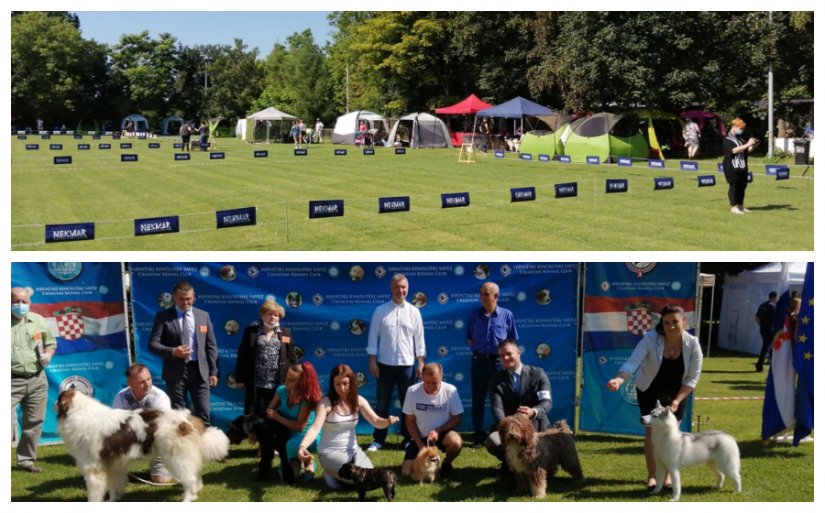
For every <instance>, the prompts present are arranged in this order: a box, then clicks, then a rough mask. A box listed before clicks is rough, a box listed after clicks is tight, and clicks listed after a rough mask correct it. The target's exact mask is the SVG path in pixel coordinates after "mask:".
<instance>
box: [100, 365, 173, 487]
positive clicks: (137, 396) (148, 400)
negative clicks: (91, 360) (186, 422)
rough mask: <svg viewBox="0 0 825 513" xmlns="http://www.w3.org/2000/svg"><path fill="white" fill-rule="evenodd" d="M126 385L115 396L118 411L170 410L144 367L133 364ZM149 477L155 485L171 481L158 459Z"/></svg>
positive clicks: (164, 396)
mask: <svg viewBox="0 0 825 513" xmlns="http://www.w3.org/2000/svg"><path fill="white" fill-rule="evenodd" d="M126 384H127V385H128V386H127V387H126V388H124V389H123V390H121V391H120V392H118V393H117V395H116V396H115V399H114V401H113V403H112V406H113V407H115V408H117V409H119V410H141V409H145V408H156V409H160V410H171V409H172V402H171V401H170V400H169V396H168V395H166V392H164V391H163V390H161V389H159V388H157V387H155V386H152V374H151V373H150V372H149V369H148V368H147V367H146V366H145V365H141V364H139V363H134V364H132V365H131V366H130V367H129V368H128V369H126ZM149 475H150V476H151V478H152V481H153V482H155V483H161V484H163V483H168V482H170V481H171V480H172V476H171V475H170V474H169V471H167V470H166V467H164V466H163V461H161V459H160V458H155V459H153V460H152V463H151V465H150V466H149Z"/></svg>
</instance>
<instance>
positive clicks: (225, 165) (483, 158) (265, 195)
mask: <svg viewBox="0 0 825 513" xmlns="http://www.w3.org/2000/svg"><path fill="white" fill-rule="evenodd" d="M100 142H109V143H112V149H111V150H100V149H98V143H100ZM130 142H132V143H133V149H132V150H121V149H120V147H119V141H112V140H111V139H110V138H108V137H104V139H103V140H102V141H95V140H92V139H91V137H89V136H86V137H85V138H84V139H83V140H74V139H73V138H71V136H54V137H52V138H51V140H40V139H39V138H38V137H35V138H29V139H28V140H25V141H24V140H18V139H16V138H13V139H12V143H11V154H12V155H11V156H12V166H11V183H12V208H11V219H12V228H11V249H12V250H19V251H40V250H59V251H65V250H192V249H197V250H207V251H211V250H241V251H243V250H302V251H325V250H341V251H347V250H369V251H380V250H428V251H429V250H482V251H487V250H499V251H501V250H503V251H510V250H550V251H567V250H584V251H623V250H634V251H637V250H648V251H651V250H698V251H729V250H743V251H761V250H782V251H789V250H796V251H810V250H813V245H814V237H813V227H814V216H813V213H814V181H813V168H811V169H810V170H806V168H805V167H801V166H800V167H796V166H791V179H790V180H784V181H776V180H775V179H774V178H773V177H767V176H765V175H764V165H763V164H764V162H761V161H760V160H759V159H752V160H751V170H752V171H753V174H754V181H753V183H752V184H750V185H749V187H748V191H747V197H746V204H747V206H748V208H750V210H752V213H751V214H748V215H744V216H734V215H732V214H731V213H730V212H729V211H728V206H727V204H728V203H727V184H726V183H725V181H724V175H722V174H721V173H718V172H717V171H716V161H715V160H714V161H702V162H700V172H699V173H696V172H689V171H680V170H678V166H679V163H678V161H673V160H671V161H668V162H667V166H668V167H667V169H665V170H653V169H648V168H647V167H646V165H644V164H640V163H637V164H636V165H635V166H634V167H632V168H620V167H617V166H613V165H599V166H589V165H585V164H561V163H558V162H549V163H548V162H539V161H538V160H533V161H531V162H526V161H521V160H519V159H518V158H517V156H515V155H513V154H507V156H506V158H504V159H497V158H495V157H494V156H493V155H492V154H486V155H479V158H478V161H477V162H476V163H474V164H467V163H459V162H458V150H457V149H455V150H447V149H443V150H409V151H408V153H407V154H406V155H395V154H394V151H393V149H391V148H376V154H375V155H373V156H365V155H363V154H362V153H361V152H360V150H359V149H357V148H355V147H353V146H343V147H342V146H335V147H333V146H332V145H330V144H323V145H319V146H312V147H311V148H310V149H309V155H307V156H303V157H296V156H294V155H293V154H292V151H293V149H292V146H291V145H255V146H253V145H248V144H245V143H243V142H240V141H237V140H234V139H219V140H218V144H219V148H218V149H219V150H220V151H224V152H225V157H226V158H225V159H223V160H210V158H209V154H208V153H201V152H195V153H194V154H193V155H192V159H191V160H190V161H178V162H176V161H175V160H174V157H173V154H174V152H175V151H177V150H174V149H173V148H172V143H173V142H174V141H173V140H172V139H166V140H160V139H158V140H157V142H160V143H161V147H160V148H159V149H149V148H148V142H149V141H146V140H131V141H130ZM152 142H155V141H152ZM32 143H35V144H39V145H40V149H39V150H37V151H27V150H26V149H25V145H26V144H32ZM55 143H57V144H63V148H64V149H63V150H50V149H49V145H50V144H55ZM78 143H81V144H90V145H91V149H89V150H82V151H81V150H78V149H77V144H78ZM333 148H346V149H347V150H348V155H346V156H334V155H333ZM253 150H268V152H269V156H268V158H253ZM121 153H137V154H138V155H139V161H138V162H120V155H121ZM55 156H72V157H73V163H72V164H69V165H54V164H53V157H55ZM803 172H805V173H806V174H805V176H801V175H802V173H803ZM710 174H712V175H715V176H716V182H717V184H716V186H714V187H698V186H697V175H710ZM661 176H671V177H673V178H674V183H675V187H674V189H672V190H661V191H654V190H653V178H654V177H661ZM607 178H626V179H627V180H628V183H629V188H628V192H626V193H623V194H605V180H606V179H607ZM566 182H577V183H578V196H577V197H573V198H559V199H557V198H555V197H554V196H555V192H554V191H555V189H554V186H555V184H560V183H566ZM515 187H535V188H536V197H537V199H536V200H535V201H528V202H516V203H511V201H510V189H511V188H515ZM457 192H469V194H470V205H469V206H468V207H464V208H450V209H442V208H441V194H442V193H457ZM392 196H409V197H410V202H411V209H410V211H409V212H395V213H389V214H379V213H378V198H380V197H392ZM326 199H343V200H344V201H345V216H343V217H335V218H325V219H309V218H308V202H309V201H310V200H326ZM251 206H255V207H257V218H258V224H257V225H255V226H246V227H236V228H227V229H220V230H219V229H216V228H215V225H216V221H215V211H218V210H227V209H235V208H242V207H251ZM171 215H179V216H180V225H181V227H180V233H171V234H162V235H149V236H142V237H135V236H134V219H139V218H154V217H160V216H171ZM75 222H95V223H96V239H95V240H92V241H76V242H62V243H52V244H46V243H44V226H45V225H47V224H64V223H75Z"/></svg>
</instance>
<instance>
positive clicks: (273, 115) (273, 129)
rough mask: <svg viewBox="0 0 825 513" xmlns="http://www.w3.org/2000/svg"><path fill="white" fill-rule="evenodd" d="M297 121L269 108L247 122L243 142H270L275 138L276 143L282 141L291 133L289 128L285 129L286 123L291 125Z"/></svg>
mask: <svg viewBox="0 0 825 513" xmlns="http://www.w3.org/2000/svg"><path fill="white" fill-rule="evenodd" d="M296 119H298V118H296V117H295V116H293V115H291V114H287V113H286V112H283V111H281V110H278V109H276V108H275V107H268V108H266V109H264V110H262V111H258V112H256V113H254V114H250V115H249V116H247V117H246V120H245V122H246V123H245V125H246V126H245V128H246V129H245V130H243V140H244V141H246V142H255V141H266V142H270V140H272V139H273V138H274V139H275V140H276V141H281V140H282V136H283V135H284V134H287V133H289V128H288V127H287V128H284V123H285V122H289V123H291V122H292V121H294V120H296Z"/></svg>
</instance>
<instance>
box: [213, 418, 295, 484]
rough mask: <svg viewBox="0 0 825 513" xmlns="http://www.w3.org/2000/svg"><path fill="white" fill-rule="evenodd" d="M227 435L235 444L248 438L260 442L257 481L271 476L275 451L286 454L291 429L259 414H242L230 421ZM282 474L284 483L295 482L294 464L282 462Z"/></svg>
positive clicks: (251, 441) (253, 441)
mask: <svg viewBox="0 0 825 513" xmlns="http://www.w3.org/2000/svg"><path fill="white" fill-rule="evenodd" d="M226 436H227V438H229V441H230V442H231V443H233V444H239V443H241V442H243V441H244V440H246V439H249V441H250V443H253V444H254V443H255V442H257V443H258V446H259V448H260V453H261V461H260V462H259V463H258V477H257V478H256V480H257V481H264V480H266V479H268V478H269V472H270V471H271V470H272V462H273V461H274V460H275V451H278V454H279V455H284V456H285V455H286V440H288V439H289V430H288V429H287V428H285V427H284V426H282V425H280V424H278V423H277V422H273V421H269V420H266V419H264V418H262V417H259V416H258V415H241V416H240V417H236V418H235V419H233V420H232V421H231V422H230V423H229V429H228V430H227V431H226ZM281 474H282V476H281V477H282V479H283V482H284V484H292V483H294V482H295V476H294V474H293V473H292V466H291V465H289V463H287V462H285V461H282V462H281Z"/></svg>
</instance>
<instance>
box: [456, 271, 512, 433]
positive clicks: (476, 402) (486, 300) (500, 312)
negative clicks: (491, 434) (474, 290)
mask: <svg viewBox="0 0 825 513" xmlns="http://www.w3.org/2000/svg"><path fill="white" fill-rule="evenodd" d="M498 298H499V287H498V285H497V284H495V283H493V282H487V283H484V284H483V285H481V289H480V290H479V299H480V300H481V307H480V308H476V309H474V310H473V311H472V312H471V313H470V318H469V320H468V321H467V345H469V346H470V349H471V350H472V352H473V356H472V361H471V362H470V390H471V393H472V412H473V414H472V415H473V449H480V448H481V447H483V446H484V440H485V439H486V438H487V430H486V428H485V426H484V403H485V402H486V400H487V391H488V389H489V386H490V379H491V378H492V377H493V374H495V373H496V372H498V371H500V370H501V369H503V367H502V362H501V361H500V360H499V355H498V347H499V345H500V344H501V343H502V342H503V341H504V340H506V339H512V340H518V332H517V331H516V321H515V318H514V317H513V312H511V311H510V310H508V309H506V308H502V307H500V306H498Z"/></svg>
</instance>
